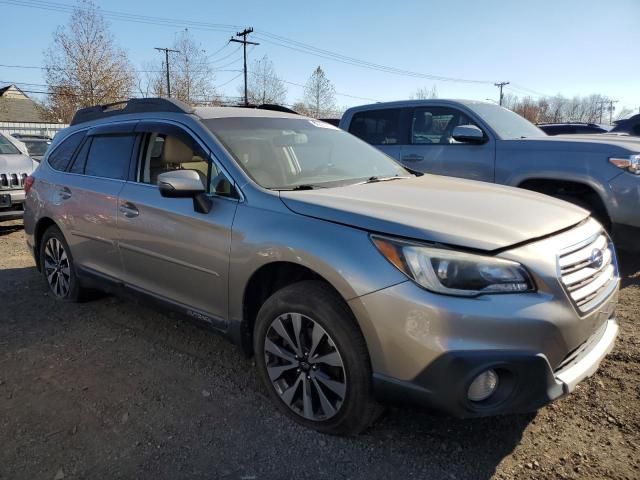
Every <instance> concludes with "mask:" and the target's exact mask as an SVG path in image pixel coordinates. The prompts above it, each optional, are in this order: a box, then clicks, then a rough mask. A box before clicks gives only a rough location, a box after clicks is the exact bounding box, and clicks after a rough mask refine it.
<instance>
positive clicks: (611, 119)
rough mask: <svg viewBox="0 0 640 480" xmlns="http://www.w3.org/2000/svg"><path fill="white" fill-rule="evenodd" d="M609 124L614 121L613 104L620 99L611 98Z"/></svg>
mask: <svg viewBox="0 0 640 480" xmlns="http://www.w3.org/2000/svg"><path fill="white" fill-rule="evenodd" d="M608 103H609V125H611V124H612V123H613V111H614V110H615V108H614V106H613V104H614V103H618V100H609V102H608Z"/></svg>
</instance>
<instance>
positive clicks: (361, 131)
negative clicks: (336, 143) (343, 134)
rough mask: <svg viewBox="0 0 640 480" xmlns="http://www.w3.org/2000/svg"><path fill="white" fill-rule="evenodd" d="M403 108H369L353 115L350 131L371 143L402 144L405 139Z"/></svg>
mask: <svg viewBox="0 0 640 480" xmlns="http://www.w3.org/2000/svg"><path fill="white" fill-rule="evenodd" d="M401 119H402V110H401V109H400V108H386V109H381V110H368V111H366V112H358V113H356V114H354V115H353V118H352V119H351V124H350V125H349V133H351V134H352V135H355V136H356V137H358V138H360V139H362V140H364V141H365V142H367V143H369V144H371V145H400V144H402V143H405V142H404V141H403V140H404V139H405V138H406V135H403V132H402V128H401V127H402V126H401Z"/></svg>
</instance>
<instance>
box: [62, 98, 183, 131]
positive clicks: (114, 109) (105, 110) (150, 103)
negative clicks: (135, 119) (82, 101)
mask: <svg viewBox="0 0 640 480" xmlns="http://www.w3.org/2000/svg"><path fill="white" fill-rule="evenodd" d="M194 111H195V109H194V108H193V107H192V106H190V105H187V104H186V103H184V102H181V101H180V100H176V99H174V98H131V99H129V100H124V101H122V102H115V103H108V104H106V105H96V106H94V107H87V108H81V109H80V110H78V111H77V112H76V114H75V115H74V116H73V119H72V120H71V125H77V124H78V123H84V122H89V121H91V120H97V119H99V118H107V117H111V116H115V115H124V114H127V113H150V112H165V113H193V112H194Z"/></svg>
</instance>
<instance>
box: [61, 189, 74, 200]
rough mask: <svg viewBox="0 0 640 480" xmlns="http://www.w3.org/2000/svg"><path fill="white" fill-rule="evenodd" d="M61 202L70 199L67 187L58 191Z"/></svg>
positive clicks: (69, 191)
mask: <svg viewBox="0 0 640 480" xmlns="http://www.w3.org/2000/svg"><path fill="white" fill-rule="evenodd" d="M58 195H59V196H60V199H61V200H69V199H70V198H71V190H69V188H68V187H62V188H61V189H60V190H59V191H58Z"/></svg>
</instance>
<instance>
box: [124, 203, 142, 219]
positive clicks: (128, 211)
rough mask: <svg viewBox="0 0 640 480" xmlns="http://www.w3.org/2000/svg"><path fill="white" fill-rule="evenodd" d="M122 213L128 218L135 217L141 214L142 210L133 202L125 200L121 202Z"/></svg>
mask: <svg viewBox="0 0 640 480" xmlns="http://www.w3.org/2000/svg"><path fill="white" fill-rule="evenodd" d="M120 213H122V214H123V215H124V216H125V217H127V218H133V217H137V216H138V215H140V212H139V211H138V209H137V208H136V206H135V205H134V204H133V203H130V202H124V203H121V204H120Z"/></svg>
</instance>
